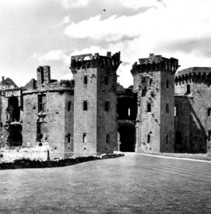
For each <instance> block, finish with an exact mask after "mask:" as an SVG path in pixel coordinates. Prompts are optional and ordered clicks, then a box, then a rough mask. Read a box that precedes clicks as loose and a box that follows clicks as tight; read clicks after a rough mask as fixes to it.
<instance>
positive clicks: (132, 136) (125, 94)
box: [117, 85, 137, 152]
mask: <svg viewBox="0 0 211 214" xmlns="http://www.w3.org/2000/svg"><path fill="white" fill-rule="evenodd" d="M120 87H121V88H120ZM132 90H133V88H132V87H129V88H127V89H124V88H123V87H122V86H120V85H118V88H117V122H118V151H123V152H134V151H135V144H136V130H135V123H136V115H137V94H134V93H133V92H132Z"/></svg>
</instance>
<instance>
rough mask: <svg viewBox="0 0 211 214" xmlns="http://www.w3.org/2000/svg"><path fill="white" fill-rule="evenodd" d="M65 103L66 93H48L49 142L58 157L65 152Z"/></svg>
mask: <svg viewBox="0 0 211 214" xmlns="http://www.w3.org/2000/svg"><path fill="white" fill-rule="evenodd" d="M65 101H66V100H65V94H64V92H53V93H52V92H48V93H47V115H46V116H47V117H46V121H47V124H46V125H47V142H48V143H49V147H50V148H51V149H52V151H53V152H54V154H55V156H58V157H64V152H65V134H66V133H65V106H66V105H65V104H66V103H65ZM56 154H57V155H56Z"/></svg>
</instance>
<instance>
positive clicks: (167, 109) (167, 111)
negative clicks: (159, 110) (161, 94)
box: [166, 104, 169, 113]
mask: <svg viewBox="0 0 211 214" xmlns="http://www.w3.org/2000/svg"><path fill="white" fill-rule="evenodd" d="M166 113H169V104H166Z"/></svg>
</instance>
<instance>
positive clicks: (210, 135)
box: [208, 130, 211, 141]
mask: <svg viewBox="0 0 211 214" xmlns="http://www.w3.org/2000/svg"><path fill="white" fill-rule="evenodd" d="M208 141H211V130H209V131H208Z"/></svg>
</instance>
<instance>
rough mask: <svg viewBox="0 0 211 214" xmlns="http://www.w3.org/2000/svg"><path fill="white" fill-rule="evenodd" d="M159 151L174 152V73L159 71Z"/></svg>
mask: <svg viewBox="0 0 211 214" xmlns="http://www.w3.org/2000/svg"><path fill="white" fill-rule="evenodd" d="M160 75H161V92H160V93H161V97H160V99H161V103H160V104H161V121H160V122H161V124H160V127H161V140H160V152H171V153H173V152H174V75H172V73H171V72H168V71H166V72H161V74H160Z"/></svg>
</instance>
